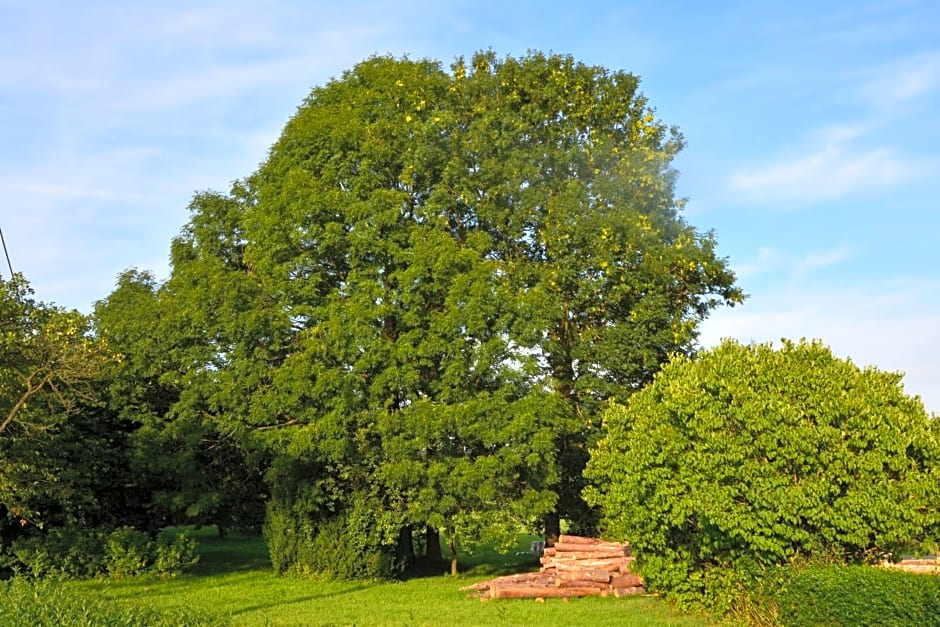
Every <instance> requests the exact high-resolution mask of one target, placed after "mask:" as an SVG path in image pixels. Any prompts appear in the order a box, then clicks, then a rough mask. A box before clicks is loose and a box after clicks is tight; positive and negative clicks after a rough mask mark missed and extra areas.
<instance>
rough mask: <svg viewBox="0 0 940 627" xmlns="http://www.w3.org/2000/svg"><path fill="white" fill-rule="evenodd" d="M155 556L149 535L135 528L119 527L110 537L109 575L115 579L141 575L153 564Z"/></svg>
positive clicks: (108, 546)
mask: <svg viewBox="0 0 940 627" xmlns="http://www.w3.org/2000/svg"><path fill="white" fill-rule="evenodd" d="M153 554H154V548H153V543H152V542H151V540H150V536H149V535H147V534H146V533H144V532H143V531H138V530H137V529H134V528H133V527H119V528H117V529H115V530H114V531H112V532H111V534H110V535H109V536H108V541H107V559H106V563H107V568H108V573H109V574H110V575H112V576H113V577H128V576H134V575H139V574H141V573H142V572H144V571H145V570H146V569H147V566H148V565H150V563H152V557H153Z"/></svg>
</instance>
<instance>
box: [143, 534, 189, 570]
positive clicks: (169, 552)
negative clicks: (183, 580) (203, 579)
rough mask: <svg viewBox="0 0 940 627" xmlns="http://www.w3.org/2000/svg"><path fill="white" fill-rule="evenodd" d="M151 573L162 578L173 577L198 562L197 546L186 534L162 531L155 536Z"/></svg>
mask: <svg viewBox="0 0 940 627" xmlns="http://www.w3.org/2000/svg"><path fill="white" fill-rule="evenodd" d="M155 549H156V552H155V555H154V559H153V571H154V572H155V573H157V574H158V575H161V576H163V577H175V576H177V575H179V574H180V573H183V572H185V571H187V570H189V569H190V568H192V567H193V566H195V565H196V564H197V563H198V562H199V544H198V543H197V542H196V540H195V539H194V538H192V537H191V536H190V535H188V534H186V533H178V534H173V533H169V532H167V531H165V530H164V531H163V532H162V533H161V534H160V535H159V536H157V542H156V547H155Z"/></svg>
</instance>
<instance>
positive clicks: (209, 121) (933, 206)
mask: <svg viewBox="0 0 940 627" xmlns="http://www.w3.org/2000/svg"><path fill="white" fill-rule="evenodd" d="M0 15H3V19H2V20H0V197H2V198H3V202H2V203H0V229H2V230H3V234H4V236H5V237H6V241H7V245H8V247H9V249H10V255H11V258H12V261H13V265H14V268H15V269H16V270H17V271H20V272H23V273H24V274H25V275H26V277H27V278H28V279H29V280H30V281H31V283H32V285H33V287H34V289H35V290H36V292H37V296H38V297H39V298H41V299H42V300H45V301H47V302H54V303H56V304H59V305H62V306H66V307H69V308H77V309H80V310H82V311H89V310H90V309H91V305H92V303H93V302H94V301H95V300H97V299H100V298H103V297H105V296H107V294H108V293H109V292H110V291H111V290H112V289H113V286H114V281H115V278H116V277H117V275H118V274H119V273H120V272H121V271H123V270H124V269H126V268H129V267H137V268H142V269H150V270H152V271H154V273H155V274H156V275H157V277H158V278H163V277H165V276H166V274H167V272H168V265H167V258H168V253H169V243H170V239H171V238H172V237H173V236H174V235H176V234H177V233H178V232H179V230H180V228H181V227H182V226H183V224H184V223H185V222H186V220H187V217H188V213H187V209H186V206H187V204H188V202H189V199H190V198H191V197H192V195H193V193H194V192H196V191H197V190H205V189H217V190H225V189H227V188H228V186H229V183H230V181H232V180H234V179H237V178H241V177H244V176H246V175H248V174H250V173H251V172H252V171H253V170H254V169H255V168H256V167H257V164H258V163H259V162H260V161H262V160H263V159H264V158H265V154H266V151H267V149H268V147H269V146H270V145H271V144H272V143H273V142H274V140H275V139H276V137H277V136H278V134H279V133H280V131H281V128H282V127H283V125H284V123H285V122H286V121H287V119H288V118H289V117H290V116H291V115H292V114H293V112H294V110H295V109H296V107H297V106H298V105H299V104H300V103H301V101H302V100H303V98H304V97H305V96H306V95H307V94H308V93H309V91H310V89H311V88H312V87H313V86H315V85H318V84H322V83H324V82H325V81H327V80H329V79H330V78H331V77H334V76H338V75H340V74H341V73H342V71H343V70H345V69H347V68H349V67H351V66H352V65H353V64H355V63H356V62H358V61H360V60H362V59H364V58H366V57H368V56H370V55H373V54H386V53H391V54H394V55H403V54H407V55H409V56H411V57H413V58H414V57H431V58H434V59H439V60H441V61H443V62H445V64H446V63H449V62H450V61H452V60H453V59H454V58H455V57H457V56H460V55H463V56H469V55H471V54H472V53H473V52H474V51H476V50H480V49H487V48H492V49H493V50H494V51H495V52H497V53H498V54H500V55H504V54H515V55H519V54H524V53H525V52H526V51H527V50H529V49H538V50H543V51H553V52H560V53H569V54H571V55H573V56H574V57H575V58H576V59H578V60H581V61H584V62H586V63H589V64H596V65H602V66H605V67H608V68H610V69H623V70H627V71H630V72H633V73H635V74H637V75H639V76H640V77H641V79H642V89H643V91H644V93H645V94H646V95H647V96H648V97H649V99H650V102H651V104H652V105H653V106H655V107H656V109H657V113H658V115H659V117H660V118H662V119H663V120H664V121H665V122H667V123H669V124H676V125H678V126H679V127H680V128H681V129H682V131H683V133H684V134H685V136H686V139H687V141H688V148H687V149H686V150H685V151H684V152H683V154H682V155H681V156H680V157H679V159H678V160H677V162H676V166H677V168H678V169H679V170H680V171H681V173H682V175H681V177H680V179H679V192H680V194H681V195H683V196H686V197H688V199H689V206H688V209H687V210H686V213H685V216H686V218H687V219H688V221H689V222H690V223H692V224H693V225H695V226H696V227H697V228H699V229H700V230H708V229H713V230H714V231H715V232H716V236H717V239H718V242H719V252H720V254H721V255H722V256H726V257H728V259H729V260H730V263H731V265H732V267H733V268H734V269H735V270H736V271H737V273H738V277H739V282H740V284H741V285H742V287H743V288H744V289H745V290H746V291H747V292H748V293H749V294H750V298H749V299H748V301H747V302H746V303H745V304H744V305H743V306H740V307H737V308H734V309H727V310H721V311H717V312H715V313H714V314H713V315H712V317H711V318H710V319H709V320H708V321H706V323H705V324H704V325H703V327H702V337H701V341H702V344H703V345H705V346H709V345H712V344H714V343H716V342H717V341H718V340H719V339H720V338H721V337H736V338H739V339H741V340H742V341H745V342H748V341H770V340H778V339H779V338H781V337H789V338H794V339H798V338H800V337H807V338H821V339H822V340H823V341H824V342H826V343H827V344H829V345H830V346H832V348H833V350H834V351H835V352H836V353H837V354H839V355H841V356H847V357H851V358H852V359H853V360H854V361H855V362H856V363H859V364H861V365H867V364H873V365H875V366H877V367H879V368H882V369H886V370H901V371H904V372H905V373H906V377H905V386H906V389H907V391H908V392H909V393H911V394H919V395H921V397H922V398H923V399H924V402H925V404H926V405H927V407H928V409H929V410H931V411H935V412H940V271H938V268H940V210H938V208H937V198H938V197H940V3H938V2H935V1H934V0H923V1H919V0H896V1H890V0H871V1H868V0H855V1H850V0H847V1H845V2H825V1H818V0H817V1H795V2H761V1H747V2H735V1H729V2H717V1H708V2H679V1H668V0H667V1H649V2H613V1H611V2H592V1H589V0H584V1H582V2H580V3H573V2H565V3H556V2H511V1H508V0H504V1H503V2H489V1H483V0H477V1H472V2H470V1H466V2H465V1H460V2H443V1H440V2H430V1H429V2H406V1H399V2H380V1H376V2H356V1H353V0H350V1H348V2H345V3H334V2H303V1H300V0H298V1H294V2H269V3H262V2H249V1H247V0H221V1H218V2H208V1H203V0H190V1H185V2H176V1H166V2H123V1H122V2H117V1H115V2H105V1H93V0H85V1H83V2H67V1H50V0H28V1H27V0H22V1H10V0H0ZM3 274H4V276H6V275H7V271H6V268H5V264H4V267H3Z"/></svg>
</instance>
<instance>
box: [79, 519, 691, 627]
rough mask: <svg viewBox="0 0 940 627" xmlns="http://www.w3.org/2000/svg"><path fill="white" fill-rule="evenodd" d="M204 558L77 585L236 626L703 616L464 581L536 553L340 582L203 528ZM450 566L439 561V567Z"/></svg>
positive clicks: (517, 565) (515, 565)
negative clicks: (476, 587) (482, 593)
mask: <svg viewBox="0 0 940 627" xmlns="http://www.w3.org/2000/svg"><path fill="white" fill-rule="evenodd" d="M199 541H200V545H201V555H202V559H201V561H200V563H199V564H198V565H197V567H196V568H195V569H194V570H193V571H192V572H191V573H189V574H187V575H183V576H181V577H178V578H175V579H169V580H161V579H158V578H155V577H147V578H138V579H128V580H123V581H84V582H71V583H68V584H64V585H67V586H69V587H74V588H75V589H76V591H82V592H84V593H90V594H93V595H95V596H96V597H98V598H101V599H105V600H108V601H112V602H116V603H118V604H120V605H132V606H146V607H155V608H165V609H177V608H186V609H192V610H197V611H200V612H208V613H211V614H212V615H214V616H218V617H220V618H223V619H224V618H227V619H228V620H229V621H230V622H231V624H232V625H238V626H241V625H245V626H251V625H611V624H616V625H707V624H709V623H708V621H707V620H706V619H704V618H702V617H698V616H691V615H683V614H680V613H678V612H676V611H674V610H673V609H672V608H671V607H670V606H669V605H668V604H666V603H664V602H663V601H661V600H660V599H657V598H653V597H633V598H624V599H616V598H590V599H571V600H570V602H565V601H563V600H560V599H549V600H547V601H546V602H544V603H539V602H536V601H533V600H498V601H487V602H481V601H480V600H479V599H474V598H471V597H469V596H468V594H467V593H466V592H465V591H463V590H461V588H462V587H463V586H466V585H469V584H471V583H474V582H477V581H481V580H484V579H487V578H489V577H492V576H495V575H497V574H505V573H506V572H514V571H518V570H525V569H526V568H530V569H531V568H535V567H536V563H535V560H534V558H533V557H532V556H526V555H515V552H516V551H517V550H521V549H522V548H528V542H527V541H526V542H522V543H520V546H519V548H517V549H513V550H511V551H510V552H508V553H507V554H498V553H495V552H492V551H481V552H478V553H476V554H474V555H471V556H466V557H465V558H464V561H463V563H464V564H465V569H466V570H465V571H464V572H463V573H462V574H461V575H459V576H458V577H456V578H454V577H450V576H449V575H445V574H428V575H425V576H421V577H414V578H411V579H408V580H406V581H402V582H395V583H375V582H362V581H359V582H355V581H354V582H341V581H328V580H321V579H316V578H301V577H288V576H277V575H275V574H274V573H273V571H272V569H271V567H270V563H269V562H268V558H267V552H266V549H265V546H264V542H263V540H262V539H261V538H259V537H256V536H244V535H233V536H231V537H229V538H226V539H219V538H216V537H213V536H212V535H211V533H209V532H201V533H200V534H199ZM445 568H446V566H442V567H441V569H440V570H441V571H443V569H445Z"/></svg>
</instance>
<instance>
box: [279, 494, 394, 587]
mask: <svg viewBox="0 0 940 627" xmlns="http://www.w3.org/2000/svg"><path fill="white" fill-rule="evenodd" d="M264 535H265V539H266V540H267V543H268V551H269V553H270V556H271V563H272V565H273V566H274V570H275V571H276V572H278V573H287V572H290V573H295V574H302V575H308V574H317V575H323V576H327V577H332V578H337V579H393V578H395V577H397V576H399V575H400V574H401V567H402V562H401V561H400V560H398V559H396V555H395V546H394V544H390V543H386V542H385V541H384V537H383V535H382V534H381V533H380V532H379V530H378V528H377V524H376V521H375V520H374V517H373V516H371V515H370V513H369V511H367V508H365V507H363V506H361V505H357V503H356V502H355V500H354V501H353V503H352V504H351V505H350V507H349V508H348V509H346V510H343V511H342V512H340V513H337V514H333V515H332V516H330V517H329V518H327V519H325V520H318V519H315V518H314V517H313V516H312V515H311V514H310V513H308V512H306V511H305V509H304V508H303V507H302V506H300V505H299V504H298V503H294V504H293V506H292V505H290V504H286V503H284V502H280V501H272V502H271V503H270V504H269V505H268V516H267V522H266V523H265V526H264Z"/></svg>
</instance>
